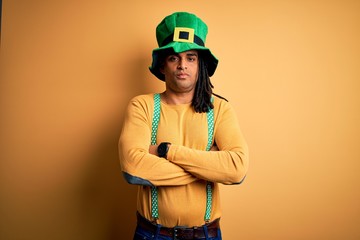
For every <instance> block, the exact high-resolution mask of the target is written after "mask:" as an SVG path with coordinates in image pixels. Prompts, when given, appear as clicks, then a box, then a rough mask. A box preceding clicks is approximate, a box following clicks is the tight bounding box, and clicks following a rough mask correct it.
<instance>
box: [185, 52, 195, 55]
mask: <svg viewBox="0 0 360 240" xmlns="http://www.w3.org/2000/svg"><path fill="white" fill-rule="evenodd" d="M186 55H187V56H197V55H198V54H197V53H196V52H191V53H187V54H186Z"/></svg>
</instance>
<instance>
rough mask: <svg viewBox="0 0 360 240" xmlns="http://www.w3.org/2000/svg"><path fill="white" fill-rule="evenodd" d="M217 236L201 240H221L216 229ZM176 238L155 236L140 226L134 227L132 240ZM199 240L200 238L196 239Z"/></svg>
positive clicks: (219, 233) (169, 239)
mask: <svg viewBox="0 0 360 240" xmlns="http://www.w3.org/2000/svg"><path fill="white" fill-rule="evenodd" d="M158 228H159V230H160V225H159V226H158ZM204 231H205V232H207V229H206V227H204ZM217 231H218V233H217V236H216V237H212V238H209V237H208V238H201V239H204V240H221V239H222V238H221V230H220V229H218V230H217ZM174 239H176V238H172V237H168V236H163V235H157V236H156V233H155V234H154V233H153V232H151V231H148V230H145V229H143V228H141V227H140V226H137V227H136V230H135V235H134V239H133V240H174ZM197 239H200V238H197Z"/></svg>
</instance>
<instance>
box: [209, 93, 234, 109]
mask: <svg viewBox="0 0 360 240" xmlns="http://www.w3.org/2000/svg"><path fill="white" fill-rule="evenodd" d="M213 97H214V108H215V110H220V109H226V108H231V103H230V102H229V101H228V100H227V99H225V98H223V97H221V96H216V95H213Z"/></svg>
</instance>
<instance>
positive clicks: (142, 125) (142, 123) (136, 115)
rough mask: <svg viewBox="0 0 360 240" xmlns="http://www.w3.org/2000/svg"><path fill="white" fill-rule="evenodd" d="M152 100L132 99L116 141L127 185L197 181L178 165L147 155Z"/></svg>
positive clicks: (177, 183)
mask: <svg viewBox="0 0 360 240" xmlns="http://www.w3.org/2000/svg"><path fill="white" fill-rule="evenodd" d="M150 102H152V99H150V100H148V101H146V97H144V96H143V97H135V98H134V99H132V100H131V101H130V103H129V105H128V107H127V111H126V116H125V120H124V125H123V128H122V132H121V136H120V140H119V154H120V163H121V169H122V171H123V174H124V177H125V179H126V180H127V181H128V182H129V183H130V184H138V185H149V186H178V185H186V184H189V183H191V182H194V181H196V180H198V179H197V178H196V177H194V176H192V175H191V174H190V173H188V172H186V171H185V170H184V169H183V168H181V167H180V166H178V165H176V164H174V163H171V162H169V161H168V160H166V159H164V158H159V157H157V156H155V155H152V154H150V153H149V145H150V138H151V123H152V111H153V104H151V103H150Z"/></svg>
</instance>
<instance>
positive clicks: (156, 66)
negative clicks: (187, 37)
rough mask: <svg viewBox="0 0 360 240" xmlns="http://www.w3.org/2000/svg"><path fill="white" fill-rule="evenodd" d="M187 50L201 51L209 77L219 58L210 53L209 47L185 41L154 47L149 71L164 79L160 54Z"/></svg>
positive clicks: (213, 71)
mask: <svg viewBox="0 0 360 240" xmlns="http://www.w3.org/2000/svg"><path fill="white" fill-rule="evenodd" d="M189 50H197V51H201V56H203V58H204V61H205V62H206V66H207V70H208V74H209V77H211V76H212V75H213V74H214V73H215V70H216V67H217V65H218V62H219V60H218V59H217V58H216V57H215V56H214V55H213V54H212V53H211V51H210V49H208V48H206V47H202V46H200V45H198V44H196V43H187V42H171V43H169V44H167V45H166V46H163V47H159V48H156V49H154V50H153V52H152V64H151V66H150V67H149V70H150V72H151V73H152V74H154V75H155V76H156V77H157V78H158V79H160V80H162V81H165V76H164V74H162V73H161V72H160V65H161V63H160V56H161V54H164V53H181V52H185V51H189Z"/></svg>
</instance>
